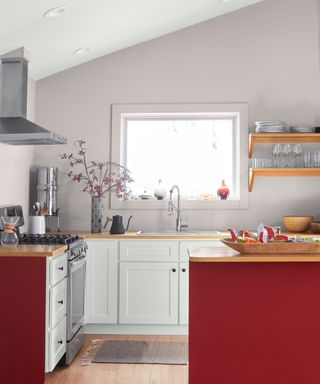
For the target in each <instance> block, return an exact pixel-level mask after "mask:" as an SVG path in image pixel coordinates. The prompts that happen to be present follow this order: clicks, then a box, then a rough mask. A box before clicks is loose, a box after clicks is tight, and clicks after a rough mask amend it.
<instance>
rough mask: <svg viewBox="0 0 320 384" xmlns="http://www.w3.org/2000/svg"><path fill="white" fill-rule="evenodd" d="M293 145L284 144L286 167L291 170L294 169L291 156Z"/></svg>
mask: <svg viewBox="0 0 320 384" xmlns="http://www.w3.org/2000/svg"><path fill="white" fill-rule="evenodd" d="M291 154H292V152H291V144H289V143H285V144H283V156H284V167H285V168H291V167H292V156H291Z"/></svg>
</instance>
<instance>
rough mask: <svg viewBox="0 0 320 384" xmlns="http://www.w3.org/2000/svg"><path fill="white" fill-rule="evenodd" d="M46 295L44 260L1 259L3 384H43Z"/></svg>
mask: <svg viewBox="0 0 320 384" xmlns="http://www.w3.org/2000/svg"><path fill="white" fill-rule="evenodd" d="M45 292H46V259H45V258H44V257H43V258H42V257H41V258H40V257H11V256H10V257H0V330H1V336H0V383H3V384H20V383H21V384H22V383H23V384H43V383H44V380H45V379H44V365H45V361H44V359H45V298H46V297H45Z"/></svg>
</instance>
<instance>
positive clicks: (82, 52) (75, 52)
mask: <svg viewBox="0 0 320 384" xmlns="http://www.w3.org/2000/svg"><path fill="white" fill-rule="evenodd" d="M91 49H92V47H82V48H79V49H76V50H75V51H73V53H74V54H75V55H83V54H84V53H86V52H88V51H90V50H91Z"/></svg>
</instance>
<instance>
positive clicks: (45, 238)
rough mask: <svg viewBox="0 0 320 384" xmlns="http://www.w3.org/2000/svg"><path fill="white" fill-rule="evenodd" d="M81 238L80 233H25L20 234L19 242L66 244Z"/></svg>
mask: <svg viewBox="0 0 320 384" xmlns="http://www.w3.org/2000/svg"><path fill="white" fill-rule="evenodd" d="M78 240H79V236H78V235H70V234H67V235H66V234H64V235H51V234H50V235H31V234H28V233H24V234H22V235H20V236H19V244H43V245H47V244H49V245H50V244H66V245H69V246H70V245H71V244H72V243H74V242H76V241H78Z"/></svg>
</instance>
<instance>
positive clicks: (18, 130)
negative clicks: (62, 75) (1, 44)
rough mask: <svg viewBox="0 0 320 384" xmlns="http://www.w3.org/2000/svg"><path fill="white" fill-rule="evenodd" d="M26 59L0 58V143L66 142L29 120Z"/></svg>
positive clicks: (41, 143) (38, 143)
mask: <svg viewBox="0 0 320 384" xmlns="http://www.w3.org/2000/svg"><path fill="white" fill-rule="evenodd" d="M27 87H28V61H27V60H26V59H25V58H24V57H3V56H2V57H0V143H5V144H11V145H43V144H45V145H48V144H66V143H67V140H66V139H65V138H64V137H62V136H60V135H57V134H56V133H53V132H50V131H48V130H46V129H44V128H42V127H40V126H39V125H37V124H35V123H33V122H31V121H30V120H28V119H27V118H26V116H27Z"/></svg>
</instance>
